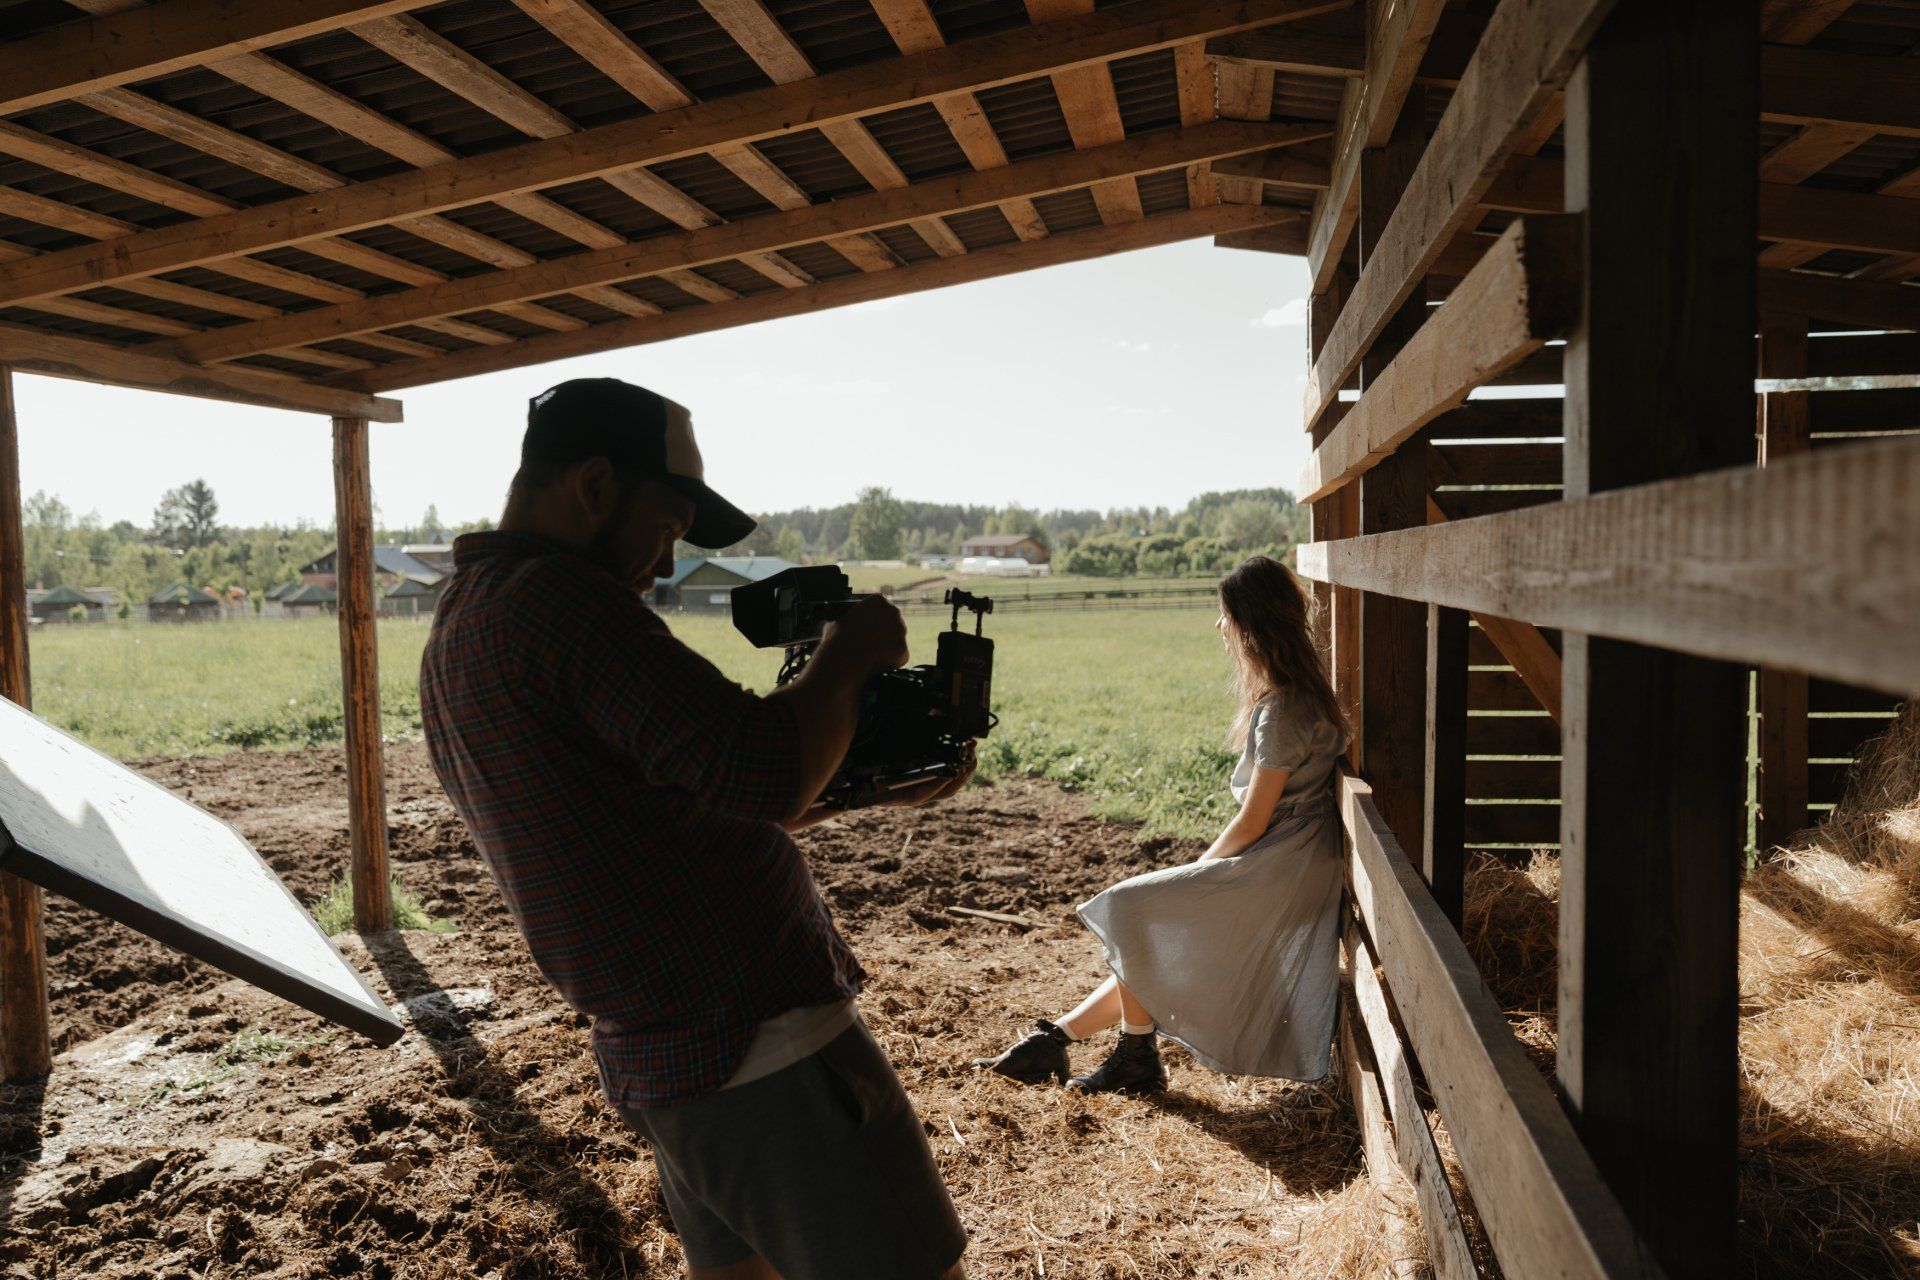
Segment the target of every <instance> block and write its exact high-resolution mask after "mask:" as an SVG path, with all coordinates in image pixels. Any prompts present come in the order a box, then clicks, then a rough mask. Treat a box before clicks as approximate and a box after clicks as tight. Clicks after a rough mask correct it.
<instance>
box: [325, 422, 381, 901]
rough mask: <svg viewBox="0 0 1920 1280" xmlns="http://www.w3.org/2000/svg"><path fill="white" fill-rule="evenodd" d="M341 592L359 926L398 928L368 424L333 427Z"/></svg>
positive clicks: (350, 808) (344, 699) (349, 816)
mask: <svg viewBox="0 0 1920 1280" xmlns="http://www.w3.org/2000/svg"><path fill="white" fill-rule="evenodd" d="M333 486H334V509H335V513H336V520H335V527H336V530H337V532H338V540H337V541H336V543H335V558H336V560H337V562H338V564H337V567H338V569H339V576H338V581H337V583H336V585H335V588H334V589H335V590H336V591H337V592H338V593H339V596H340V682H341V698H342V704H343V706H344V708H345V712H346V715H345V724H346V738H347V826H348V838H349V843H350V844H351V846H352V850H353V854H352V857H353V927H354V928H356V929H358V930H359V931H360V932H362V933H372V932H377V931H379V930H382V929H391V928H392V927H393V895H392V891H391V889H390V888H389V886H388V876H389V875H390V874H391V872H390V871H389V869H388V864H387V803H386V762H385V753H384V751H383V749H382V746H381V741H380V656H379V645H378V640H377V639H376V637H375V635H374V630H373V623H374V608H373V586H374V563H373V480H372V473H371V469H370V467H369V465H368V456H367V420H366V419H365V418H335V419H334V420H333Z"/></svg>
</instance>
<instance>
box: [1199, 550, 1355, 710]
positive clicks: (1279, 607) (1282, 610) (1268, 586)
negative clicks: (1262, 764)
mask: <svg viewBox="0 0 1920 1280" xmlns="http://www.w3.org/2000/svg"><path fill="white" fill-rule="evenodd" d="M1220 611H1221V612H1222V613H1223V614H1225V615H1226V618H1227V624H1228V625H1227V640H1228V649H1229V651H1230V652H1232V654H1233V666H1234V677H1233V690H1234V701H1235V702H1236V703H1237V704H1238V708H1239V709H1238V712H1237V714H1236V715H1235V716H1234V721H1233V734H1232V742H1233V745H1234V746H1235V747H1236V748H1238V747H1244V746H1245V745H1246V742H1247V727H1248V725H1249V724H1250V723H1251V722H1252V720H1253V708H1254V704H1255V703H1257V702H1259V701H1260V699H1262V698H1264V697H1266V696H1267V695H1268V694H1270V693H1273V692H1274V691H1275V690H1278V689H1292V690H1295V691H1296V692H1297V693H1298V694H1299V695H1300V696H1301V697H1303V698H1305V699H1306V700H1307V704H1308V705H1309V706H1311V707H1313V708H1314V709H1315V710H1316V711H1318V712H1319V713H1320V715H1321V717H1322V718H1323V719H1325V720H1326V721H1327V722H1328V723H1329V724H1331V725H1333V726H1334V727H1335V728H1336V729H1338V730H1340V731H1341V733H1343V734H1344V733H1346V732H1347V730H1348V726H1347V716H1346V713H1345V712H1344V711H1343V710H1341V707H1340V701H1339V699H1337V698H1335V697H1334V696H1333V686H1332V685H1331V684H1329V683H1328V682H1327V674H1326V669H1325V668H1324V667H1323V666H1322V665H1321V661H1320V652H1319V650H1318V648H1316V647H1315V645H1314V642H1313V602H1312V600H1311V598H1310V597H1309V596H1308V595H1307V593H1306V590H1305V588H1303V587H1302V586H1301V585H1300V579H1298V578H1296V577H1294V576H1293V570H1291V569H1289V568H1287V566H1286V565H1284V564H1281V563H1280V562H1279V561H1278V560H1275V559H1273V558H1272V557H1271V556H1249V557H1248V558H1247V559H1245V560H1243V561H1241V562H1240V567H1239V568H1237V569H1235V570H1234V571H1233V572H1232V573H1229V574H1228V575H1227V576H1226V577H1224V578H1222V579H1221V580H1220Z"/></svg>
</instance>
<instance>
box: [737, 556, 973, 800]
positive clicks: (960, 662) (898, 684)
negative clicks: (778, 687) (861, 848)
mask: <svg viewBox="0 0 1920 1280" xmlns="http://www.w3.org/2000/svg"><path fill="white" fill-rule="evenodd" d="M863 598H864V597H863V596H861V595H856V594H855V593H854V592H853V591H852V590H851V589H850V587H849V585H848V583H847V575H846V574H844V573H842V572H840V570H838V569H836V568H834V567H833V566H832V565H815V566H813V567H811V568H805V569H788V570H785V571H784V572H781V573H776V574H774V575H773V576H772V577H771V578H767V579H764V580H763V581H760V582H755V583H752V584H749V585H747V586H743V587H735V588H734V591H733V625H734V627H735V629H737V630H738V631H739V632H740V634H741V635H743V636H745V637H746V638H747V640H748V642H749V643H750V644H752V645H753V646H754V647H755V648H757V649H771V648H775V647H784V648H785V649H786V651H787V656H786V661H785V662H784V663H783V664H782V665H781V667H780V678H779V681H778V683H780V684H782V685H784V684H787V683H789V682H790V681H792V680H794V679H795V678H796V677H798V676H799V674H800V673H801V672H802V671H803V670H805V669H806V665H807V660H808V659H809V658H810V657H812V655H813V648H814V646H815V645H816V644H818V643H819V641H820V637H821V635H822V634H823V633H824V632H825V631H826V628H827V624H828V623H829V622H832V621H833V620H834V619H835V618H838V617H839V616H840V615H841V614H843V613H845V612H846V611H847V610H848V609H850V608H852V607H853V605H854V604H855V603H856V602H858V601H859V600H861V599H863ZM945 603H947V604H949V605H951V606H953V623H952V626H951V627H950V628H949V629H948V630H946V631H943V632H941V633H940V645H939V650H938V653H937V654H936V656H935V660H934V662H933V665H931V666H925V665H923V666H917V667H905V668H903V669H901V670H899V671H883V672H881V673H880V674H879V675H877V676H875V677H874V678H873V679H872V680H870V681H868V682H867V684H866V686H865V687H864V688H862V689H861V691H860V720H859V724H858V726H857V727H856V728H855V729H854V733H853V745H852V746H850V747H849V748H848V749H847V755H846V759H845V760H843V761H841V763H840V768H839V769H838V770H837V771H836V772H835V773H834V775H833V777H832V779H830V780H829V781H828V783H827V786H826V789H825V790H824V791H822V792H821V793H820V802H821V803H822V804H825V805H827V806H829V807H831V808H835V809H860V808H864V807H866V806H867V805H873V804H880V803H882V802H883V801H885V800H886V799H887V798H888V796H890V795H891V794H892V793H893V792H895V791H897V790H899V789H901V788H903V787H910V786H913V785H915V784H917V783H921V782H926V781H928V780H930V779H933V778H952V777H955V776H957V775H958V774H959V772H960V770H961V768H962V767H963V765H964V762H965V760H966V756H967V752H968V750H969V748H970V747H971V745H972V742H973V740H974V739H976V738H984V737H986V736H987V732H988V731H989V730H990V729H992V728H993V725H994V723H995V720H996V717H995V716H994V714H993V711H992V709H991V706H990V702H991V697H992V689H993V641H991V640H989V639H987V638H986V637H985V636H983V635H981V634H980V627H981V623H982V622H983V621H984V619H985V617H986V615H987V614H989V613H992V612H993V601H992V600H989V599H987V598H986V597H985V596H976V595H972V594H970V593H969V592H965V591H960V590H949V591H948V592H947V594H946V597H945ZM962 609H966V610H969V611H971V612H972V614H973V634H972V635H968V634H967V633H966V632H964V631H962V630H961V629H960V611H961V610H962Z"/></svg>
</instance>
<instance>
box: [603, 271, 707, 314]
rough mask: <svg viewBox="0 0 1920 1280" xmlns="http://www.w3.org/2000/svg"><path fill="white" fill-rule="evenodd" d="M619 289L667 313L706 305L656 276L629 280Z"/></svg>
mask: <svg viewBox="0 0 1920 1280" xmlns="http://www.w3.org/2000/svg"><path fill="white" fill-rule="evenodd" d="M620 287H621V289H622V290H623V291H625V292H627V293H630V294H632V295H633V296H634V297H636V298H639V299H641V300H642V301H645V302H651V303H652V304H653V305H654V306H656V307H664V308H666V309H667V310H668V311H684V310H685V309H686V308H688V307H703V306H705V305H706V303H704V302H702V301H700V300H699V299H698V298H696V297H694V296H693V295H692V294H690V293H688V292H687V291H686V290H684V289H680V288H677V287H676V286H674V285H671V284H668V283H667V282H666V281H665V280H662V279H660V278H659V277H658V276H647V277H645V278H644V279H640V280H629V281H627V282H626V283H625V284H623V285H621V286H620Z"/></svg>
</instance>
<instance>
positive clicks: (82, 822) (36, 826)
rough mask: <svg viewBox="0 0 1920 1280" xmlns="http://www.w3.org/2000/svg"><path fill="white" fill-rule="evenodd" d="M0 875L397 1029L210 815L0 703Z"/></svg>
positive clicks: (261, 866)
mask: <svg viewBox="0 0 1920 1280" xmlns="http://www.w3.org/2000/svg"><path fill="white" fill-rule="evenodd" d="M0 832H4V835H0V870H5V871H9V872H12V873H13V874H15V875H18V876H20V877H21V878H22V879H26V880H31V881H33V882H34V883H35V884H38V885H41V886H43V887H44V888H47V889H51V890H53V891H54V892H55V893H59V894H64V895H65V896H66V897H69V898H71V899H73V900H74V901H75V902H78V903H80V904H81V905H82V906H86V907H91V908H92V909H93V910H95V911H98V912H100V913H101V914H102V915H107V916H111V917H113V918H114V919H116V920H118V921H120V922H121V923H123V924H126V925H129V926H131V927H132V928H135V929H138V930H139V931H140V932H142V933H145V934H148V935H149V936H151V937H154V938H157V939H159V940H160V941H161V942H164V943H166V944H167V945H169V946H172V947H177V948H179V949H180V950H182V951H184V952H186V953H187V954H188V955H191V956H195V957H197V958H199V959H201V960H205V961H206V962H207V963H208V964H211V965H214V966H216V967H217V968H220V969H223V970H225V971H226V972H228V973H231V974H233V975H234V976H235V977H238V978H243V979H245V980H246V981H248V982H251V983H253V984H254V985H255V986H257V987H260V988H262V989H263V990H266V991H271V992H272V993H274V994H275V995H277V996H281V997H282V998H284V999H287V1000H291V1001H292V1002H293V1003H295V1004H297V1005H300V1006H301V1007H302V1008H306V1009H311V1010H312V1011H313V1012H315V1013H318V1014H320V1015H321V1016H322V1017H326V1018H330V1019H332V1020H333V1021H335V1022H338V1023H340V1024H341V1025H342V1026H347V1027H351V1028H352V1029H353V1030H355V1031H358V1032H360V1033H362V1034H363V1035H366V1036H368V1037H369V1038H371V1039H372V1040H374V1041H375V1042H376V1043H379V1044H383V1045H385V1044H391V1043H393V1042H394V1041H395V1040H397V1039H399V1038H400V1035H401V1033H402V1031H403V1028H402V1027H401V1025H400V1023H399V1022H397V1021H396V1020H395V1019H394V1017H393V1015H392V1014H391V1013H389V1012H388V1011H387V1006H386V1004H385V1003H384V1002H383V1001H382V1000H381V999H380V998H379V997H378V996H376V995H375V994H374V993H373V991H372V989H371V988H369V987H368V986H367V984H366V981H365V980H364V979H362V978H361V976H360V975H359V973H358V972H356V971H355V970H354V968H353V966H351V965H349V964H348V963H347V962H346V960H345V958H343V957H342V956H341V955H340V953H339V952H338V951H336V950H334V947H333V944H332V943H331V942H329V941H328V940H327V937H326V935H325V934H323V933H321V932H320V928H319V926H318V925H316V924H315V923H314V922H313V917H311V916H309V915H308V914H307V913H306V911H305V910H303V909H302V908H301V906H300V904H299V903H298V902H296V901H295V900H294V897H293V895H292V894H291V893H289V892H287V889H286V886H285V885H283V884H281V883H280V879H279V877H278V876H276V875H274V873H273V870H272V868H270V867H268V866H267V864H266V862H265V861H264V860H263V859H262V858H261V857H260V855H259V854H257V853H255V852H254V850H253V847H252V846H251V845H249V844H248V843H247V842H246V841H245V840H244V839H242V838H241V836H240V833H239V832H237V831H235V830H234V829H233V828H232V827H230V826H228V825H227V824H226V823H224V822H222V821H220V819H218V818H216V817H214V816H213V815H212V814H210V813H208V812H206V811H205V810H204V809H200V808H197V807H195V806H194V805H192V804H189V803H188V802H187V801H185V800H182V799H181V798H180V797H178V796H176V795H174V794H173V793H172V792H171V791H168V790H167V789H165V788H164V787H162V786H160V785H159V784H158V783H155V782H153V781H151V780H149V779H147V778H143V777H141V776H140V775H139V774H137V773H134V772H133V771H132V770H131V769H128V768H127V767H126V766H124V765H122V764H121V763H120V762H119V761H117V760H113V759H110V758H109V757H107V756H106V755H103V754H102V753H100V752H98V751H95V750H94V749H93V748H91V747H89V746H87V745H85V744H84V743H82V742H80V741H79V740H78V739H77V738H74V737H72V736H71V735H69V734H66V733H63V732H61V731H60V730H59V729H56V728H54V727H53V726H52V725H50V724H48V723H47V722H46V721H44V720H42V719H40V718H39V717H38V716H36V715H34V714H33V713H32V712H30V711H28V710H26V709H25V708H23V707H20V706H16V705H15V704H14V703H12V702H8V701H6V700H4V699H0Z"/></svg>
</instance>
